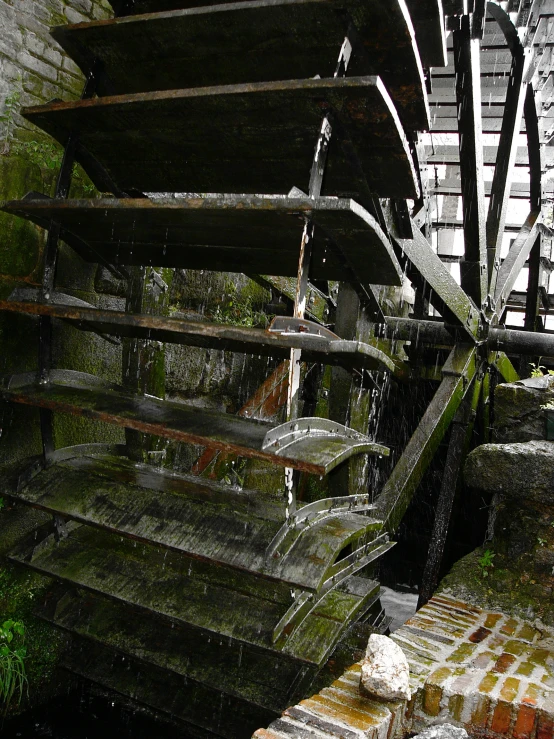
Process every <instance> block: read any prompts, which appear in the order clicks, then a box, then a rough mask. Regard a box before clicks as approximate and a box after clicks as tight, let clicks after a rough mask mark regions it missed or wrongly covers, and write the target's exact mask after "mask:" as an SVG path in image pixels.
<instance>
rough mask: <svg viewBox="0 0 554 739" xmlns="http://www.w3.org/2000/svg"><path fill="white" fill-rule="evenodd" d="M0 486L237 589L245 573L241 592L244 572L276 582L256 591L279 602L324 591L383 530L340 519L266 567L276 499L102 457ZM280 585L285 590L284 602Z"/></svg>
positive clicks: (310, 531)
mask: <svg viewBox="0 0 554 739" xmlns="http://www.w3.org/2000/svg"><path fill="white" fill-rule="evenodd" d="M0 480H1V481H2V487H3V493H4V495H6V496H10V497H11V498H12V499H14V500H18V501H20V502H22V503H25V504H27V505H31V506H33V507H35V508H39V509H42V510H46V511H48V512H50V513H54V514H56V513H57V514H60V515H62V516H64V517H67V518H70V519H72V520H75V521H78V522H79V523H84V524H88V525H92V526H95V527H97V528H101V529H104V530H106V531H111V532H114V533H117V534H118V535H120V536H125V537H130V538H132V539H134V540H136V541H142V542H145V543H152V544H156V545H158V546H162V547H164V548H167V549H169V550H171V551H174V552H177V553H181V554H185V555H187V556H192V557H194V558H195V559H197V560H202V561H204V562H208V563H209V562H211V563H217V564H218V565H224V566H225V567H230V568H234V569H235V570H236V571H237V572H236V573H235V574H234V575H233V577H234V579H235V581H236V582H237V583H238V582H240V581H241V577H242V576H243V575H244V577H243V580H244V582H243V585H242V587H243V589H246V590H248V577H247V574H248V573H250V580H251V579H252V578H251V575H252V574H253V573H254V574H259V575H261V576H263V578H267V579H268V580H273V581H274V582H272V583H269V582H268V583H265V581H264V580H263V579H262V580H260V582H261V585H260V584H258V585H257V586H256V587H257V589H258V591H259V592H264V591H265V592H266V597H271V598H273V599H277V600H280V601H281V602H282V601H283V592H285V593H286V596H287V597H288V594H289V590H288V588H290V587H297V588H303V589H307V590H311V591H316V590H318V589H319V588H320V587H321V586H322V584H323V583H324V582H325V581H326V579H328V577H329V572H330V571H331V569H332V568H333V565H334V564H335V561H336V559H337V556H338V555H339V553H340V551H341V550H342V549H343V548H344V547H345V546H347V545H348V543H354V544H356V541H357V540H358V539H360V538H361V537H363V536H365V535H366V534H368V532H371V531H372V530H373V529H375V528H378V524H377V523H376V522H375V521H374V520H373V519H370V518H368V517H366V516H359V515H355V514H342V515H341V514H335V515H334V516H331V517H330V518H329V519H328V520H322V522H321V523H320V524H317V525H314V526H312V527H308V528H306V529H305V530H304V531H301V532H300V534H299V535H298V537H297V540H296V542H295V543H294V545H293V546H292V547H291V548H290V549H289V550H288V551H287V552H286V553H285V554H284V555H283V556H282V557H280V558H276V559H271V560H269V561H268V560H267V556H266V551H267V549H268V547H269V545H270V544H271V541H272V539H273V537H274V536H275V534H276V533H277V532H278V531H279V529H280V528H281V526H282V525H283V515H284V514H283V510H282V508H283V507H282V504H281V501H280V499H279V498H278V496H277V495H274V496H271V495H267V494H263V493H260V492H259V491H255V490H242V491H240V492H238V491H233V490H232V489H230V488H229V487H226V486H224V485H221V484H218V483H215V482H212V481H209V480H203V479H200V478H198V477H192V476H187V475H180V474H175V473H171V474H169V473H164V472H163V471H161V470H158V469H155V468H153V467H151V466H149V465H144V464H139V463H133V462H130V461H129V460H126V459H123V458H114V457H106V456H102V457H99V456H95V457H90V456H85V457H78V458H74V459H69V460H66V461H64V462H59V463H57V464H55V465H52V466H51V467H49V468H47V469H46V470H43V471H42V472H40V473H39V474H38V475H36V476H35V477H33V478H32V479H31V480H30V481H29V482H28V483H27V484H26V485H19V486H17V485H16V484H15V483H16V482H17V476H12V475H10V474H9V473H8V472H7V471H6V472H4V474H3V475H2V476H0ZM219 572H221V568H219V569H218V570H216V572H215V575H214V573H213V572H211V577H212V579H216V578H217V574H218V573H219ZM229 577H230V576H229V575H228V576H227V578H229ZM276 580H278V581H280V582H282V583H283V585H282V586H280V590H281V591H282V592H281V595H280V596H279V592H278V591H279V588H278V586H277V584H276V582H275V581H276ZM237 587H238V585H237ZM269 591H271V595H267V593H268V592H269ZM285 602H286V598H285Z"/></svg>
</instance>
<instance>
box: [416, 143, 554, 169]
mask: <svg viewBox="0 0 554 739" xmlns="http://www.w3.org/2000/svg"><path fill="white" fill-rule="evenodd" d="M426 159H427V163H428V164H459V163H460V151H459V148H458V147H457V146H435V148H434V150H432V149H431V148H427V157H426ZM497 159H498V147H497V146H484V147H483V164H484V165H485V166H494V165H495V164H496V161H497ZM544 165H545V166H554V153H553V152H552V151H546V152H545V159H544ZM513 166H515V167H529V153H528V150H527V147H526V146H519V147H518V148H517V152H516V156H515V159H514V165H513Z"/></svg>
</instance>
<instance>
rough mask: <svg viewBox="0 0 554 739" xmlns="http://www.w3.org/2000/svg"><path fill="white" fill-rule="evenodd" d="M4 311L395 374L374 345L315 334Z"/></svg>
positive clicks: (76, 310) (79, 311)
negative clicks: (296, 352)
mask: <svg viewBox="0 0 554 739" xmlns="http://www.w3.org/2000/svg"><path fill="white" fill-rule="evenodd" d="M0 311H10V312H15V313H24V314H26V315H36V316H42V315H47V316H51V317H53V318H58V319H60V320H66V321H70V322H71V323H72V324H73V325H76V326H77V327H78V328H80V329H82V330H84V331H95V332H97V333H99V334H103V335H111V336H126V337H134V338H139V339H151V340H152V341H162V342H171V343H173V344H185V345H187V346H199V347H203V348H206V349H218V350H225V351H231V352H243V353H246V354H255V355H264V356H265V355H267V356H272V357H283V358H286V357H288V356H289V354H290V349H291V348H294V347H296V348H300V349H302V356H303V359H304V360H305V361H307V362H320V363H322V364H333V365H335V364H338V365H340V366H342V367H345V368H349V369H352V368H354V367H355V368H356V369H368V370H378V371H379V370H380V371H383V370H385V369H388V370H390V371H393V370H394V364H393V362H392V360H390V359H389V358H388V357H387V355H386V354H383V352H381V351H379V350H378V349H376V348H375V347H373V346H371V345H370V344H363V343H362V342H358V341H346V340H342V339H337V340H329V339H327V338H325V337H322V336H316V335H314V334H306V333H290V334H278V333H273V332H271V331H267V330H265V329H259V328H249V327H247V326H230V325H228V324H219V323H208V322H206V321H190V320H186V319H183V318H177V317H165V316H151V315H137V314H129V313H124V312H123V311H107V310H101V309H94V308H81V307H79V306H69V305H68V306H66V305H51V304H46V303H35V302H21V301H11V300H10V301H6V300H0Z"/></svg>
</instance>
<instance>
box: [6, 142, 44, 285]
mask: <svg viewBox="0 0 554 739" xmlns="http://www.w3.org/2000/svg"><path fill="white" fill-rule="evenodd" d="M0 183H1V184H0V199H2V200H15V199H19V198H21V197H23V195H25V193H27V192H28V191H29V190H40V191H42V190H43V187H44V181H43V178H42V174H41V171H40V168H39V167H37V166H36V165H35V164H33V163H31V162H28V161H26V160H24V159H22V158H20V157H16V156H0ZM43 245H44V232H43V231H42V229H39V228H38V227H37V226H34V225H33V224H32V223H30V222H29V221H26V220H24V219H22V218H18V217H16V216H12V215H9V214H8V213H0V275H2V276H4V277H9V278H25V279H27V280H30V281H37V280H38V275H39V271H40V262H41V254H42V248H43Z"/></svg>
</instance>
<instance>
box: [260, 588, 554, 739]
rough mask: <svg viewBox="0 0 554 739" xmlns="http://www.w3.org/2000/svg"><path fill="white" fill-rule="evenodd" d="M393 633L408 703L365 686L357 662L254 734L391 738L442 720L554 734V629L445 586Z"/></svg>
mask: <svg viewBox="0 0 554 739" xmlns="http://www.w3.org/2000/svg"><path fill="white" fill-rule="evenodd" d="M392 638H393V639H394V641H395V642H396V643H397V644H398V645H399V646H400V647H402V649H403V651H404V653H405V654H406V657H407V658H408V662H409V664H410V678H411V685H412V695H413V697H412V700H411V701H410V703H409V704H407V705H406V704H405V703H402V702H397V703H379V702H376V701H372V700H369V699H368V698H366V697H365V696H363V695H361V694H360V692H359V688H358V684H359V679H360V666H359V665H358V664H356V665H353V666H352V667H351V668H349V669H348V670H347V671H346V672H345V673H344V675H343V676H342V677H341V678H339V679H338V680H336V681H335V682H334V683H333V684H332V685H331V687H329V688H325V689H324V690H322V691H321V692H320V693H319V694H318V695H315V696H313V697H312V698H309V699H307V700H304V701H301V702H300V703H299V704H298V705H297V706H294V707H292V708H289V709H288V710H287V711H285V713H284V714H283V716H282V717H281V718H280V719H278V720H277V721H274V722H273V723H272V724H271V726H270V727H269V728H268V729H267V730H266V729H259V730H258V731H257V732H256V733H255V734H254V737H256V739H285V738H286V737H288V738H289V739H290V737H298V738H299V739H303V738H304V737H306V738H308V737H309V738H310V739H317V738H319V739H337V738H338V739H393V738H394V737H401V736H403V735H405V734H406V733H408V732H413V731H419V730H421V729H423V728H425V727H427V726H429V725H431V724H435V723H444V722H449V723H454V724H457V725H460V726H464V727H465V728H466V729H467V730H468V733H469V734H470V735H471V736H473V737H483V738H484V739H500V737H507V738H508V739H552V737H554V633H553V632H550V631H546V630H545V631H539V630H538V629H537V628H535V626H533V625H531V624H529V623H526V622H524V621H522V620H520V619H517V618H513V617H510V616H506V615H504V614H502V613H490V612H488V611H484V610H482V609H480V608H476V607H474V606H470V605H468V604H467V603H462V602H461V601H458V600H455V599H453V598H450V597H448V596H446V595H438V596H436V597H434V598H432V599H431V600H430V601H429V603H428V604H427V605H426V606H425V607H424V608H422V609H421V610H420V611H418V612H417V613H416V614H415V616H413V618H411V619H410V620H409V621H407V622H406V623H405V624H404V626H402V627H401V628H400V629H398V630H397V631H396V632H395V633H394V634H393V635H392Z"/></svg>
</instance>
